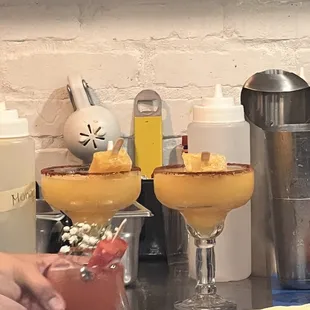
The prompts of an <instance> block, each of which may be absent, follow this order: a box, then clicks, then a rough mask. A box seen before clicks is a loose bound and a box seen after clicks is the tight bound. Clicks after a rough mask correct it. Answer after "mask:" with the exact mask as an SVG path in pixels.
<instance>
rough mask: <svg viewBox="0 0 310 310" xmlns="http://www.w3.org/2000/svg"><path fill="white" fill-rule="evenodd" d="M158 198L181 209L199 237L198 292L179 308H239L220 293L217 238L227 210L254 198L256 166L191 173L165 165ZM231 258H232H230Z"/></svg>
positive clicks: (157, 175)
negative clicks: (217, 280) (216, 269)
mask: <svg viewBox="0 0 310 310" xmlns="http://www.w3.org/2000/svg"><path fill="white" fill-rule="evenodd" d="M154 187H155V194H156V197H157V198H158V200H159V201H160V202H161V203H162V204H163V205H164V206H166V207H168V208H171V209H175V210H179V211H180V212H181V214H182V215H183V216H184V218H185V220H186V222H187V228H188V231H189V233H190V234H191V235H192V236H193V237H194V239H195V245H196V246H197V249H196V272H197V279H198V282H197V285H196V293H195V295H194V296H193V297H192V298H189V299H187V300H185V301H182V302H176V303H175V308H176V309H178V310H196V309H200V310H208V309H218V310H221V309H236V305H235V304H234V303H233V302H230V301H226V300H224V299H223V298H222V297H220V296H219V295H217V294H216V285H215V257H214V246H215V239H216V237H217V236H218V235H220V233H221V232H222V231H223V228H224V220H225V218H226V216H227V213H228V212H229V211H230V210H232V209H234V208H238V207H241V206H243V205H244V204H245V203H246V202H248V200H250V198H251V196H252V193H253V189H254V175H253V169H252V168H251V167H250V166H249V165H243V164H227V169H226V171H215V172H212V171H202V172H189V171H188V170H186V169H185V167H184V166H164V167H159V168H156V169H155V171H154ZM227 259H229V258H227Z"/></svg>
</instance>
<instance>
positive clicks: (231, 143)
mask: <svg viewBox="0 0 310 310" xmlns="http://www.w3.org/2000/svg"><path fill="white" fill-rule="evenodd" d="M187 134H188V152H189V153H200V152H203V151H208V152H211V153H218V154H222V155H225V156H226V158H227V161H228V162H231V163H245V164H249V163H250V127H249V124H248V123H247V122H246V121H245V119H244V111H243V106H242V105H240V104H235V103H234V99H233V98H225V97H223V94H222V87H221V85H216V87H215V94H214V97H213V98H206V99H205V100H204V102H203V104H202V105H195V106H194V107H193V121H192V123H190V124H189V125H188V128H187ZM219 192H220V190H219ZM215 260H216V267H215V268H216V272H215V274H216V280H217V281H219V282H228V281H238V280H242V279H246V278H248V277H249V276H250V274H251V207H250V203H248V204H246V205H245V206H242V207H241V208H238V209H234V210H232V211H230V212H229V214H228V216H227V218H226V220H225V228H224V231H223V232H222V234H221V235H220V236H219V237H218V238H217V240H216V246H215ZM189 267H190V276H191V277H193V278H195V277H196V276H195V247H194V244H193V240H190V242H189Z"/></svg>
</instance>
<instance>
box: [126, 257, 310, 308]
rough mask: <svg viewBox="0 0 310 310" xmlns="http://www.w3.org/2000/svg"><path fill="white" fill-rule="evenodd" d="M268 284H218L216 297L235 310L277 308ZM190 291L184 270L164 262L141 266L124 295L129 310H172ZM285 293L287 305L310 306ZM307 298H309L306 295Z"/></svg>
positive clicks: (260, 281)
mask: <svg viewBox="0 0 310 310" xmlns="http://www.w3.org/2000/svg"><path fill="white" fill-rule="evenodd" d="M271 282H272V281H271V279H270V278H249V279H246V280H243V281H239V282H230V283H218V284H217V287H218V293H219V295H221V296H223V297H224V298H227V299H230V300H232V301H235V302H236V303H237V305H238V310H249V309H262V308H266V307H270V306H272V305H278V303H277V301H275V297H273V295H272V285H271ZM194 287H195V281H193V280H190V279H189V278H188V270H187V268H186V267H184V266H180V265H179V266H176V267H172V268H171V267H168V266H167V265H166V263H164V262H141V263H140V266H139V280H138V281H137V282H136V284H135V285H134V286H132V287H128V288H127V294H128V298H129V302H130V304H131V309H132V310H173V304H174V302H175V301H177V300H183V299H186V298H188V297H190V296H191V295H192V294H193V293H194ZM286 292H287V293H284V294H285V295H286V297H285V298H286V299H285V302H287V303H288V304H290V303H291V302H295V303H296V302H297V303H298V301H301V303H307V302H310V300H309V299H308V297H307V298H306V299H301V300H297V301H296V299H298V297H296V296H297V295H296V293H292V292H290V291H286ZM300 292H302V291H300ZM287 295H288V296H289V297H287ZM307 295H308V296H309V298H310V293H309V291H308V294H307ZM279 296H280V295H279ZM281 298H282V297H281Z"/></svg>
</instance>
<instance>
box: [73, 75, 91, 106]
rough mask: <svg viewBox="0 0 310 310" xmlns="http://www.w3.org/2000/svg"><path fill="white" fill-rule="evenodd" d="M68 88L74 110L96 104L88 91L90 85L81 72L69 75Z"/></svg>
mask: <svg viewBox="0 0 310 310" xmlns="http://www.w3.org/2000/svg"><path fill="white" fill-rule="evenodd" d="M67 90H68V93H69V96H70V100H71V103H72V105H73V108H74V110H80V109H83V108H88V107H90V106H92V105H94V103H93V101H92V98H91V96H90V94H89V92H88V85H87V83H86V82H85V80H84V79H83V78H82V77H81V76H80V75H79V74H76V75H69V76H68V85H67Z"/></svg>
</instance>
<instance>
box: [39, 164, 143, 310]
mask: <svg viewBox="0 0 310 310" xmlns="http://www.w3.org/2000/svg"><path fill="white" fill-rule="evenodd" d="M88 171H89V166H59V167H51V168H46V169H43V170H42V172H41V173H42V181H41V186H42V192H43V196H44V198H45V200H46V201H47V202H48V203H49V204H50V205H51V206H53V207H54V208H56V209H59V210H62V211H63V212H65V213H66V214H67V215H68V216H69V217H70V218H71V219H72V221H73V222H74V223H76V225H75V226H72V227H71V228H70V227H65V228H66V230H65V233H64V234H63V236H62V237H64V236H65V235H68V236H69V237H68V239H67V240H68V242H70V247H69V246H68V248H70V251H69V252H68V253H67V254H71V255H60V256H59V260H57V261H56V262H55V263H54V264H53V265H52V266H50V268H49V269H48V270H47V272H46V276H47V278H48V279H49V280H50V281H51V282H52V284H53V285H54V287H55V288H56V289H57V290H58V291H59V293H60V294H61V295H62V296H63V297H64V299H65V301H66V304H67V308H66V309H67V310H85V309H87V308H90V309H93V310H96V309H98V310H99V309H105V310H127V309H128V303H127V298H126V293H125V288H124V282H123V266H122V265H121V263H120V260H121V258H122V256H123V255H124V253H125V251H126V249H127V244H126V242H125V241H123V240H121V239H119V238H116V237H115V238H116V239H113V240H111V238H110V241H109V240H108V239H104V238H106V235H105V233H106V232H107V231H108V229H107V230H106V226H108V225H109V223H110V220H111V219H112V217H113V216H114V215H115V213H116V212H117V211H119V210H121V209H124V208H126V207H128V206H130V205H131V204H133V203H134V202H135V201H136V199H137V198H138V196H139V194H140V190H141V175H140V169H139V168H132V169H131V170H130V171H121V172H106V173H89V172H88ZM108 232H109V233H110V234H111V237H112V234H113V232H111V231H108ZM101 239H104V240H101ZM75 240H76V241H78V240H79V242H75ZM81 240H82V241H81ZM100 240H101V241H100ZM87 242H88V246H87V247H86V248H85V247H82V245H83V246H85V244H87ZM94 251H95V252H94ZM90 262H91V264H90ZM94 262H95V263H94Z"/></svg>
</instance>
